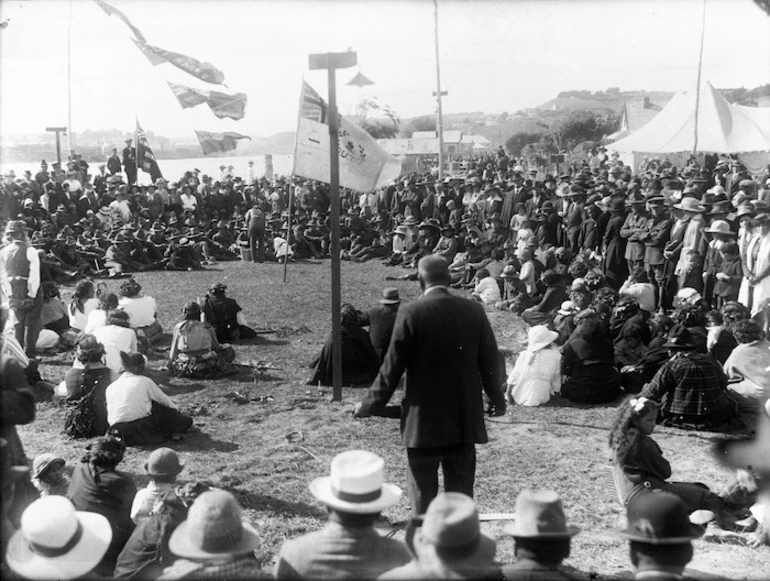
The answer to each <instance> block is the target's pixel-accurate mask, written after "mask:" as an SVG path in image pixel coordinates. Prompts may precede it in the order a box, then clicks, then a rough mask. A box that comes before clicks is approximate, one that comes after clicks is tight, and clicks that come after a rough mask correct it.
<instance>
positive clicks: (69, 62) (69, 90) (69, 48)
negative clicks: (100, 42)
mask: <svg viewBox="0 0 770 581" xmlns="http://www.w3.org/2000/svg"><path fill="white" fill-rule="evenodd" d="M69 8H70V11H69V20H68V21H67V129H68V131H67V159H69V155H70V152H71V151H72V137H71V136H72V54H71V53H72V0H70V6H69ZM56 137H57V139H58V137H59V134H58V133H57V134H56ZM60 163H61V161H60Z"/></svg>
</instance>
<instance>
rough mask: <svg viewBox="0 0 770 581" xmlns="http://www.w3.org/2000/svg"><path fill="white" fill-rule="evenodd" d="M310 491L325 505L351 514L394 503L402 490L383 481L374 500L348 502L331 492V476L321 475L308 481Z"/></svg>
mask: <svg viewBox="0 0 770 581" xmlns="http://www.w3.org/2000/svg"><path fill="white" fill-rule="evenodd" d="M309 488H310V492H311V494H312V495H313V496H315V497H316V498H317V499H318V500H320V501H321V502H322V503H324V504H325V505H326V506H328V507H330V508H333V509H336V510H339V511H340V512H349V513H353V514H374V513H377V512H381V511H383V510H385V509H386V508H389V507H391V506H393V505H395V504H396V503H397V502H398V500H399V499H400V498H401V494H402V491H401V489H400V488H399V487H398V486H396V485H395V484H388V483H384V484H383V485H382V493H381V494H380V497H379V498H378V499H376V500H372V501H369V502H348V501H345V500H340V499H339V498H337V497H336V496H335V495H334V493H333V492H332V485H331V478H330V477H329V476H322V477H320V478H316V479H314V480H313V481H311V482H310V486H309Z"/></svg>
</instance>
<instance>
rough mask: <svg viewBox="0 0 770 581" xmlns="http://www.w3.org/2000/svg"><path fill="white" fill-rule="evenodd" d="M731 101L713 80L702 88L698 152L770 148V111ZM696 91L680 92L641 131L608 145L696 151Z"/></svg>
mask: <svg viewBox="0 0 770 581" xmlns="http://www.w3.org/2000/svg"><path fill="white" fill-rule="evenodd" d="M764 109H768V108H755V107H741V106H738V105H731V104H730V103H729V102H728V101H727V100H726V99H725V98H724V97H723V96H722V95H721V94H720V93H719V92H718V91H717V90H716V89H714V87H713V86H712V85H711V83H706V85H705V86H704V87H703V89H702V90H701V94H700V105H699V110H698V144H697V151H699V152H715V153H745V152H751V151H770V123H769V122H768V121H770V112H769V113H765V112H764ZM694 144H695V94H694V93H677V94H676V95H675V96H674V98H673V99H671V101H670V102H669V103H668V105H666V107H664V108H663V110H662V111H661V112H660V113H658V115H657V116H656V117H655V118H654V119H652V121H650V122H649V123H647V124H646V125H645V126H644V127H642V128H641V129H639V130H638V131H636V132H634V133H632V134H631V135H629V136H628V137H626V138H625V139H621V140H620V141H616V142H615V143H612V144H610V145H609V146H608V148H609V149H611V150H614V151H621V152H638V153H677V152H683V151H685V152H686V151H693V146H694Z"/></svg>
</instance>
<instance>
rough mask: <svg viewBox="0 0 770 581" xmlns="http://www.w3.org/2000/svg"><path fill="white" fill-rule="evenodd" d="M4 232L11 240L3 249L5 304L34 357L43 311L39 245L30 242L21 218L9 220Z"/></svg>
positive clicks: (0, 268)
mask: <svg viewBox="0 0 770 581" xmlns="http://www.w3.org/2000/svg"><path fill="white" fill-rule="evenodd" d="M5 234H6V236H7V237H8V238H9V239H10V244H7V245H6V246H4V247H3V248H1V249H0V290H2V299H3V306H4V307H6V308H8V309H10V312H11V313H12V314H13V316H14V317H15V322H14V329H15V335H16V340H17V341H18V342H19V344H20V345H21V346H22V348H23V349H24V352H25V353H26V354H27V356H28V357H31V358H34V357H35V355H36V354H37V347H36V345H37V337H38V335H39V334H40V329H41V328H42V312H43V293H42V289H41V286H40V257H39V255H38V252H37V249H36V248H34V247H32V246H30V245H29V242H28V241H27V227H26V225H25V223H24V222H22V221H21V220H11V221H10V222H8V225H7V226H6V227H5Z"/></svg>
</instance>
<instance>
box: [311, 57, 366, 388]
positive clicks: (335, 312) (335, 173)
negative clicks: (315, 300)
mask: <svg viewBox="0 0 770 581" xmlns="http://www.w3.org/2000/svg"><path fill="white" fill-rule="evenodd" d="M356 60H357V55H356V53H355V52H353V51H347V52H339V53H333V52H330V53H325V54H311V55H310V58H309V61H310V69H311V70H318V69H327V71H328V79H329V166H330V167H329V170H330V179H329V198H330V199H331V263H332V264H331V267H332V268H331V271H332V272H331V274H332V281H331V282H332V312H331V315H332V401H342V324H341V321H340V310H341V307H342V289H341V288H340V287H341V283H340V272H341V266H340V154H339V140H340V136H339V133H338V131H339V127H338V124H339V118H338V114H337V79H336V75H335V71H336V70H337V69H338V68H350V67H352V66H354V65H355V64H356Z"/></svg>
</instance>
